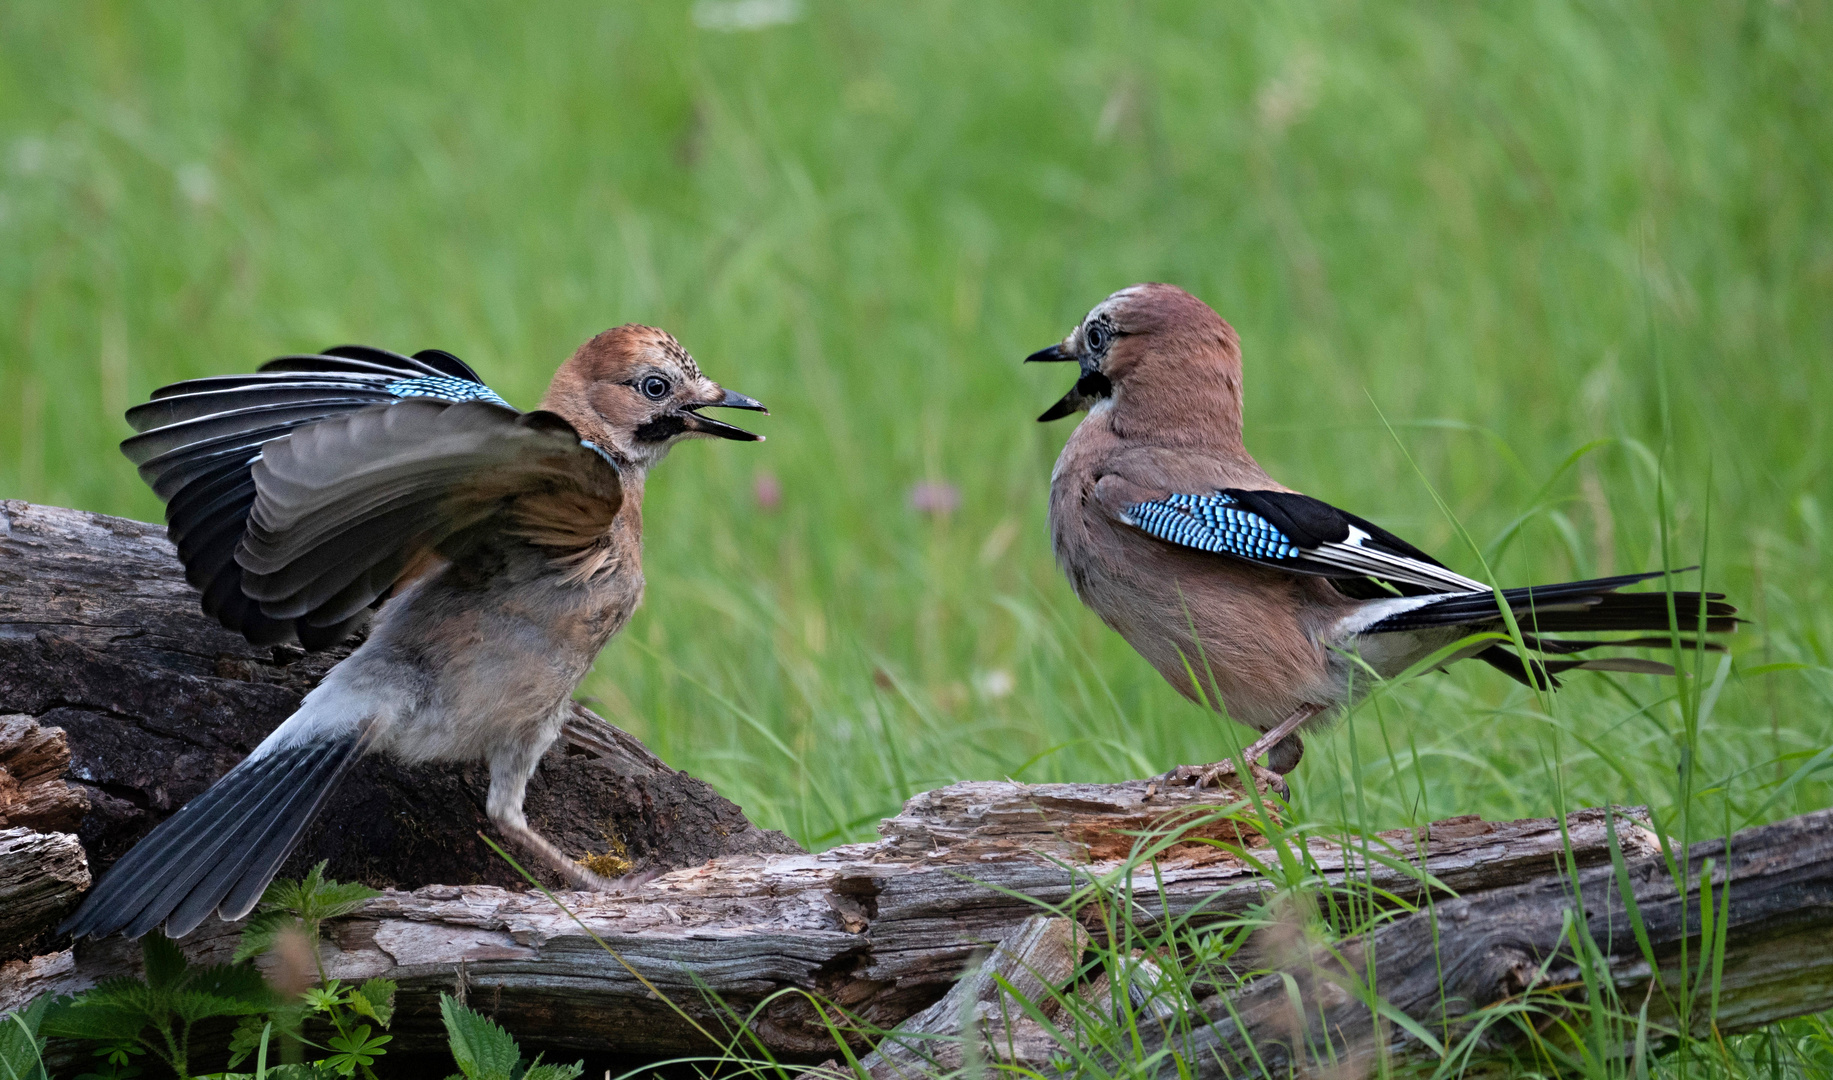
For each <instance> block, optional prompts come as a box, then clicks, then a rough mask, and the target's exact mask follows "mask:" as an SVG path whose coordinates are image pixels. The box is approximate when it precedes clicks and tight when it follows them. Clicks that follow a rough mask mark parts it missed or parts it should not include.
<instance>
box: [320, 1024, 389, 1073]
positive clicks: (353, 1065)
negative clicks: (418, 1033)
mask: <svg viewBox="0 0 1833 1080" xmlns="http://www.w3.org/2000/svg"><path fill="white" fill-rule="evenodd" d="M371 1030H372V1029H371V1028H370V1026H369V1025H368V1024H364V1025H362V1026H360V1027H358V1028H357V1029H356V1030H355V1031H352V1032H351V1033H350V1034H348V1035H335V1036H333V1037H332V1038H331V1039H330V1040H329V1041H330V1043H331V1049H333V1050H336V1051H337V1053H335V1054H332V1055H331V1056H330V1057H328V1058H326V1059H325V1061H326V1062H327V1063H329V1064H330V1066H331V1067H332V1068H333V1069H336V1070H337V1071H338V1072H339V1073H340V1074H342V1075H344V1076H350V1075H352V1074H354V1073H355V1072H356V1071H357V1070H358V1069H367V1068H368V1067H369V1066H371V1065H373V1064H375V1059H376V1058H378V1057H381V1056H382V1055H383V1054H384V1053H387V1051H385V1050H383V1049H382V1047H383V1046H384V1045H385V1044H387V1043H388V1041H389V1040H390V1039H393V1038H394V1036H393V1035H376V1036H373V1037H372V1036H371V1035H370V1031H371Z"/></svg>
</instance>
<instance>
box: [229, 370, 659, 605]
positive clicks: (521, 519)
mask: <svg viewBox="0 0 1833 1080" xmlns="http://www.w3.org/2000/svg"><path fill="white" fill-rule="evenodd" d="M253 475H254V479H255V486H256V489H257V495H256V499H255V504H254V507H253V509H252V510H251V512H250V513H249V516H248V527H247V531H246V532H245V533H244V535H243V537H242V539H241V546H240V547H239V548H238V549H237V551H236V555H235V557H236V561H237V563H238V564H240V566H241V568H242V573H243V575H244V577H243V589H244V591H245V592H247V594H248V595H249V596H251V597H254V598H255V599H257V600H259V601H260V602H261V609H262V611H263V612H265V613H267V614H269V615H271V616H278V617H291V618H303V619H305V621H306V622H308V623H312V624H319V623H323V622H334V621H337V620H340V619H343V618H347V617H349V615H350V614H352V613H353V612H355V611H359V610H361V609H362V608H363V607H364V606H366V605H367V604H368V603H369V602H370V601H372V600H373V599H375V597H376V596H378V595H380V594H381V592H382V590H385V589H386V588H387V587H388V586H389V585H390V584H392V583H393V582H394V580H395V579H396V577H397V576H398V575H399V573H400V571H401V570H402V569H403V568H405V567H406V566H407V565H408V564H409V563H410V562H412V561H413V560H414V559H415V558H416V557H417V556H419V555H420V554H421V553H422V552H423V551H426V550H428V549H432V550H435V551H439V552H441V553H442V554H445V555H447V556H448V557H457V556H459V555H461V554H462V552H460V551H458V550H454V549H453V547H452V544H453V543H454V542H455V538H458V537H460V536H461V535H475V534H473V533H472V530H474V529H476V528H477V527H479V526H481V525H484V524H485V523H486V522H493V525H492V527H493V528H497V529H501V530H502V531H504V532H507V533H510V534H512V535H515V536H517V537H520V538H523V539H527V540H528V541H529V542H531V543H536V544H537V545H538V546H541V547H543V548H546V549H549V550H550V551H551V552H552V553H553V554H554V555H555V557H556V558H560V559H565V558H568V557H574V556H579V555H580V554H581V553H582V552H588V551H590V550H592V549H593V548H595V547H596V546H597V543H598V540H599V538H600V537H602V536H603V535H604V533H605V532H606V531H608V529H609V527H610V523H611V521H612V519H614V518H615V517H616V515H617V512H618V510H619V508H621V506H622V504H623V489H622V485H621V482H620V479H619V476H618V473H617V470H616V468H615V467H614V466H613V465H611V464H610V463H609V462H608V461H606V460H605V459H604V458H602V457H601V456H599V455H598V454H596V453H594V452H593V451H592V450H590V449H588V448H586V447H584V446H582V445H581V444H580V442H579V438H578V436H577V435H575V434H573V433H572V432H571V430H570V429H566V430H560V429H556V428H555V427H553V426H552V425H551V424H550V423H548V422H546V421H545V420H540V421H528V420H527V419H525V418H524V417H523V416H522V415H520V414H516V413H511V412H507V411H505V410H503V409H501V408H498V407H496V406H493V405H488V404H485V403H482V402H464V403H460V404H447V403H444V402H441V401H432V400H422V399H410V400H406V401H402V402H400V403H399V404H396V405H390V406H388V407H386V408H380V409H366V410H364V411H362V412H358V413H352V414H350V415H347V416H341V417H336V418H333V419H331V420H327V421H324V422H323V423H320V424H315V425H313V426H312V427H309V428H305V429H302V430H300V431H298V432H295V433H294V434H293V435H291V436H289V437H288V438H286V439H282V440H278V441H276V442H274V443H271V444H269V445H268V446H267V447H266V449H264V450H263V452H262V455H261V459H260V460H259V461H257V462H256V463H255V464H254V467H253Z"/></svg>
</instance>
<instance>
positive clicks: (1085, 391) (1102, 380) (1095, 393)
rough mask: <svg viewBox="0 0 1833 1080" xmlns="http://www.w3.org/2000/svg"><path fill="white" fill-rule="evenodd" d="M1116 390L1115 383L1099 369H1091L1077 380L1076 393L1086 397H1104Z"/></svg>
mask: <svg viewBox="0 0 1833 1080" xmlns="http://www.w3.org/2000/svg"><path fill="white" fill-rule="evenodd" d="M1113 392H1114V384H1113V382H1112V380H1110V379H1109V378H1108V377H1107V376H1106V375H1103V374H1101V373H1100V372H1099V371H1091V372H1089V373H1088V374H1086V375H1084V376H1082V377H1081V378H1080V379H1077V380H1076V393H1078V394H1081V395H1082V396H1083V397H1085V398H1104V397H1107V396H1108V395H1110V394H1112V393H1113Z"/></svg>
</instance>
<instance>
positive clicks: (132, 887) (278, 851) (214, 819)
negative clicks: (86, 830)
mask: <svg viewBox="0 0 1833 1080" xmlns="http://www.w3.org/2000/svg"><path fill="white" fill-rule="evenodd" d="M362 750H363V742H362V740H361V739H360V738H359V737H357V736H355V735H352V736H350V737H349V738H346V739H339V740H335V741H330V742H317V743H311V744H308V745H304V746H293V747H287V748H285V749H282V750H275V751H272V752H270V753H266V754H262V755H260V756H258V757H250V758H248V759H246V760H244V761H243V762H242V763H241V764H239V765H237V766H236V767H235V768H233V769H231V770H229V772H228V774H227V775H225V776H224V777H223V778H222V779H221V780H218V781H217V782H216V783H215V784H214V785H213V786H212V787H211V788H210V789H209V790H208V791H205V792H204V793H203V794H202V795H199V796H198V797H197V798H195V799H193V800H191V801H190V802H189V803H187V804H186V805H185V807H184V808H183V809H181V810H180V811H178V813H176V814H173V815H172V816H171V817H169V818H167V819H166V820H165V821H164V822H161V823H160V825H159V827H158V828H156V829H154V830H153V831H152V832H151V833H148V834H147V836H146V837H145V838H144V839H142V840H141V841H140V842H139V843H138V844H136V845H134V847H133V849H132V850H131V851H129V852H128V853H127V854H126V855H124V856H122V857H121V859H120V861H119V862H117V863H115V865H114V866H113V867H111V868H110V869H109V871H108V872H107V873H106V874H104V875H103V876H102V880H101V881H100V882H98V883H97V884H96V886H95V887H94V888H93V889H91V890H90V891H89V895H88V896H86V897H84V898H83V905H82V907H80V908H78V909H77V910H76V913H75V914H73V915H71V916H70V917H69V918H68V919H66V920H64V923H63V925H61V926H59V927H58V930H59V932H61V933H69V934H73V935H75V936H77V937H81V936H83V935H85V934H93V935H96V936H98V937H100V936H104V935H107V934H112V933H115V932H116V931H121V932H123V933H125V934H126V935H127V936H128V937H130V938H137V937H139V936H140V935H142V934H144V933H146V932H147V931H148V930H151V929H153V928H154V927H155V926H158V925H159V924H160V923H164V924H165V927H166V934H167V935H168V936H170V937H183V936H184V935H186V934H188V933H190V932H191V931H192V930H195V929H197V926H198V924H199V923H201V922H203V921H204V919H205V918H206V917H207V916H208V915H209V914H210V913H211V912H212V911H216V912H219V913H220V914H221V915H222V917H223V918H224V919H226V920H227V919H239V918H241V917H242V916H244V915H246V914H248V912H249V911H250V910H251V909H252V908H253V907H254V906H255V903H256V902H257V901H259V900H260V899H261V894H262V892H263V891H264V890H265V889H266V888H267V883H268V882H269V881H271V880H273V876H274V874H275V873H276V872H277V871H278V870H279V869H280V864H281V863H282V862H283V861H285V859H286V856H287V854H288V853H289V852H291V851H292V850H293V845H294V844H296V843H298V842H299V838H300V836H301V835H302V834H303V833H304V832H305V829H306V826H308V825H310V824H311V823H312V819H313V818H315V817H317V816H318V811H319V810H320V809H321V808H322V807H323V806H324V804H325V800H326V799H328V798H329V797H330V795H331V792H332V791H333V790H334V789H335V788H336V787H337V782H338V780H340V779H341V778H342V777H343V775H344V773H345V772H347V771H349V769H350V766H351V765H352V764H354V763H355V761H356V759H357V758H358V757H359V756H361V754H362Z"/></svg>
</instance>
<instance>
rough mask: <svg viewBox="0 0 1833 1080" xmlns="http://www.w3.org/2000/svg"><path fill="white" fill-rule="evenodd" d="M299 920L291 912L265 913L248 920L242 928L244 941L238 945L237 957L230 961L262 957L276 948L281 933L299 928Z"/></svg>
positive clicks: (236, 948) (236, 961) (239, 961)
mask: <svg viewBox="0 0 1833 1080" xmlns="http://www.w3.org/2000/svg"><path fill="white" fill-rule="evenodd" d="M298 925H299V919H298V917H297V916H295V915H294V914H293V913H292V912H290V911H263V912H259V913H257V914H256V915H255V916H254V917H253V918H251V919H249V920H248V925H247V926H244V927H243V928H242V939H241V940H240V941H239V942H237V943H236V947H235V955H234V956H232V957H230V959H231V960H232V961H233V962H235V963H241V962H242V961H243V960H247V959H250V958H252V957H256V956H260V955H261V954H262V953H264V952H266V951H267V950H269V949H271V948H273V947H274V942H275V941H276V940H277V939H278V938H279V937H280V932H281V931H283V930H285V929H287V928H288V927H292V926H298Z"/></svg>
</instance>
